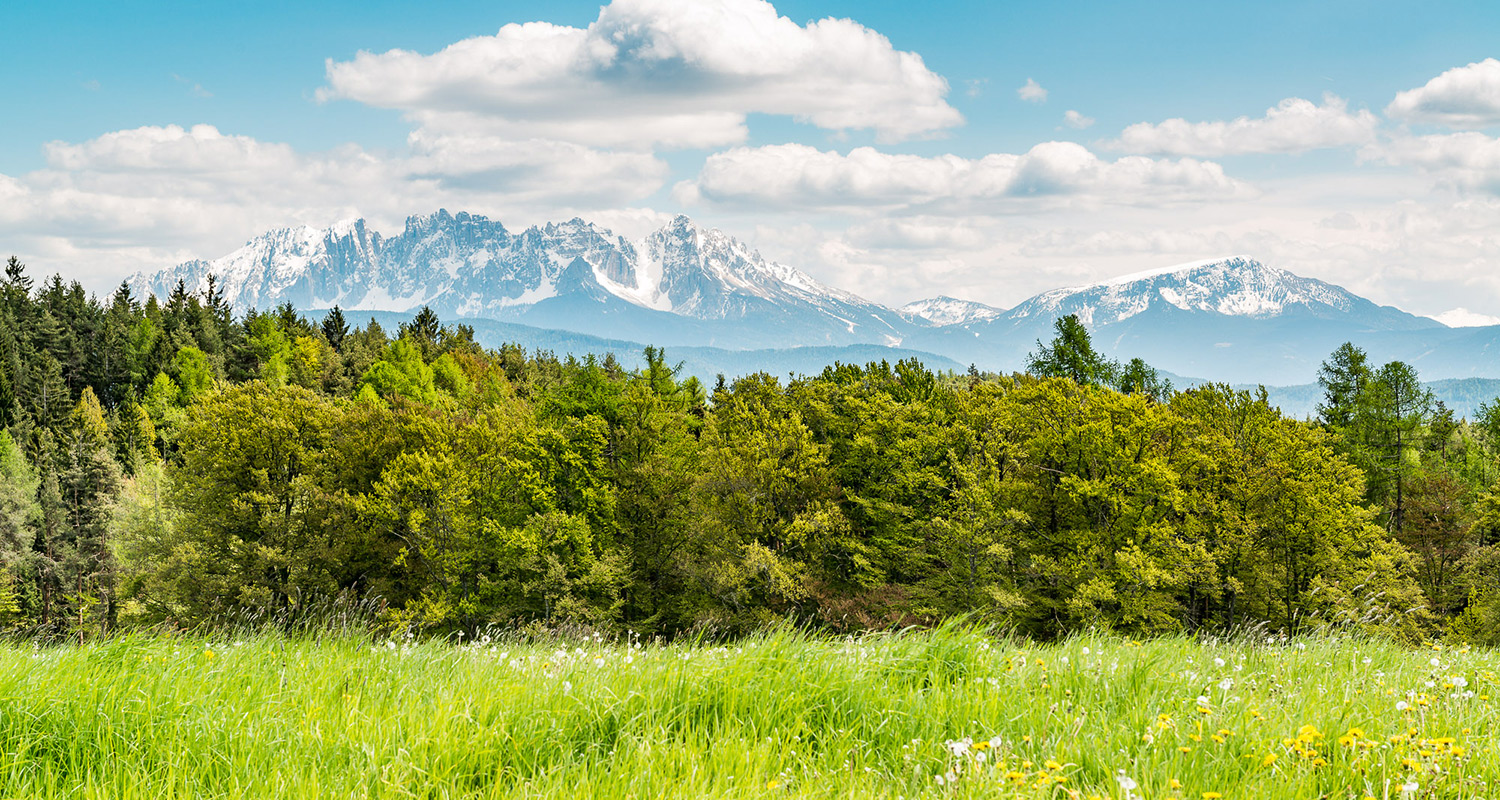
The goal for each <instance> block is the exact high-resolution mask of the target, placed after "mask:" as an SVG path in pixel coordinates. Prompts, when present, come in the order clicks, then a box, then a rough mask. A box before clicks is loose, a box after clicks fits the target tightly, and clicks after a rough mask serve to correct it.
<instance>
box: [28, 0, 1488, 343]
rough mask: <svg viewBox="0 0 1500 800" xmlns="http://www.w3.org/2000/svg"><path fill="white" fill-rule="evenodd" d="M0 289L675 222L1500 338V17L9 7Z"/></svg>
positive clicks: (651, 1)
mask: <svg viewBox="0 0 1500 800" xmlns="http://www.w3.org/2000/svg"><path fill="white" fill-rule="evenodd" d="M0 48H3V49H0V52H4V53H5V57H4V58H3V60H0V108H4V109H7V110H8V113H6V114H5V116H4V119H3V122H0V255H8V254H9V253H14V254H15V255H17V256H19V257H20V258H21V260H22V261H24V262H26V263H27V264H28V265H29V266H30V268H31V270H32V272H33V274H51V273H54V272H58V273H61V274H62V275H63V276H64V277H65V278H68V279H76V280H79V281H81V282H82V283H83V284H84V285H85V286H86V287H87V288H89V289H91V290H93V291H98V292H101V293H102V292H107V291H109V290H110V289H111V288H112V287H113V286H114V285H116V284H118V283H119V281H120V280H122V279H123V278H125V277H127V276H128V275H130V274H131V273H133V272H135V271H137V270H146V271H153V270H156V269H159V268H162V267H166V266H170V265H172V264H175V263H179V262H181V261H184V260H188V259H192V258H214V257H218V256H222V255H224V254H226V253H228V252H230V251H232V250H233V249H235V248H236V247H238V246H240V245H242V244H243V243H244V242H245V241H246V240H248V239H250V238H252V237H253V236H256V235H258V234H260V233H262V232H264V231H267V230H270V229H273V228H278V227H286V226H294V225H312V226H316V227H326V226H329V225H332V224H334V223H335V222H338V221H340V220H343V219H348V218H350V217H356V216H361V217H364V218H366V219H367V220H369V222H370V223H371V224H372V225H373V226H374V227H375V228H376V229H377V230H380V231H382V232H384V233H386V234H394V233H398V232H399V231H400V230H401V227H402V224H403V221H404V219H405V218H406V217H407V216H408V215H412V214H424V213H429V212H431V211H434V210H436V209H437V208H447V209H449V210H450V211H455V212H456V211H460V210H463V211H469V212H471V213H478V214H484V215H487V216H490V217H492V218H495V219H499V220H501V221H503V222H504V223H505V224H506V226H507V227H509V228H512V229H519V228H522V227H525V226H527V225H532V224H538V223H543V222H546V221H549V220H554V221H556V220H563V219H568V218H571V217H573V216H581V217H583V218H585V219H588V220H591V221H594V222H597V223H599V224H601V225H605V226H607V227H610V228H612V229H613V230H615V231H616V232H618V233H620V234H621V235H625V236H628V237H639V236H643V235H645V234H646V233H648V232H649V231H651V230H653V229H654V228H656V227H659V226H660V225H662V224H664V223H665V222H666V221H667V220H669V219H670V218H671V217H672V216H674V215H676V214H687V215H688V216H690V217H692V218H693V219H694V220H696V221H698V222H699V223H700V224H703V225H707V226H712V227H718V228H721V229H723V230H725V231H726V232H728V233H730V234H732V235H734V236H736V237H738V238H741V239H743V240H745V241H746V242H748V243H750V244H751V245H753V246H754V247H756V248H758V249H759V250H760V251H761V252H762V253H763V254H764V255H766V256H767V257H768V258H772V259H775V260H778V261H781V262H783V263H787V264H791V265H793V266H796V267H799V268H801V269H803V270H805V271H806V272H808V273H810V274H811V275H813V276H814V277H816V278H818V279H819V280H822V281H823V282H825V283H828V284H831V285H834V286H838V287H840V288H843V289H847V290H850V291H853V292H856V293H858V294H861V295H863V296H865V297H868V298H870V299H872V300H876V301H879V302H883V303H887V304H892V305H899V304H901V303H905V302H908V301H911V300H915V299H918V298H922V297H930V296H934V295H938V294H946V295H950V296H955V297H960V298H964V299H969V300H975V301H979V302H984V303H989V304H991V305H996V306H1001V307H1008V306H1011V305H1014V304H1016V303H1018V302H1020V301H1021V300H1024V299H1025V298H1026V297H1028V296H1030V295H1032V294H1035V293H1037V292H1040V291H1044V290H1046V289H1051V288H1056V287H1059V286H1068V285H1078V284H1083V283H1089V282H1093V281H1097V280H1104V279H1107V278H1111V277H1115V276H1118V275H1121V274H1126V273H1130V272H1134V271H1139V270H1144V269H1151V268H1157V267H1161V266H1164V265H1169V264H1174V263H1182V262H1190V261H1197V260H1202V259H1207V258H1213V257H1218V256H1226V255H1238V254H1244V255H1249V256H1251V257H1254V258H1256V259H1258V260H1260V261H1262V262H1264V263H1267V264H1270V265H1272V266H1276V267H1281V268H1284V269H1287V270H1290V271H1292V272H1294V273H1297V274H1299V275H1305V276H1308V277H1314V278H1319V279H1322V280H1326V281H1329V282H1332V283H1336V284H1339V285H1342V286H1345V287H1347V288H1349V289H1351V290H1353V291H1355V292H1357V293H1359V294H1362V295H1364V296H1366V297H1369V298H1370V299H1372V300H1375V301H1376V302H1379V303H1382V304H1389V305H1396V306H1399V307H1401V308H1404V309H1407V310H1409V311H1412V312H1414V313H1419V314H1425V315H1429V316H1434V317H1437V318H1439V319H1442V320H1444V321H1446V322H1449V323H1450V324H1480V323H1492V322H1500V138H1497V136H1500V60H1497V59H1500V6H1497V5H1496V4H1494V3H1492V2H1422V3H1417V2H1380V1H1379V0H1357V1H1356V0H1329V1H1328V2H1318V3H1308V2H1305V0H1303V1H1302V2H1280V0H1267V1H1266V2H1257V3H1203V2H1201V0H1197V1H1196V2H1171V1H1168V2H1161V1H1157V2H1082V1H1080V0H1072V1H1069V0H1062V1H1059V2H1051V3H1019V2H943V1H934V2H927V3H922V4H916V3H910V2H885V1H884V0H865V1H864V2H859V3H854V2H816V1H814V0H799V1H798V2H790V1H788V0H782V1H781V2H778V3H775V4H774V5H773V4H771V3H767V2H763V1H762V0H691V2H689V1H687V0H613V2H611V3H609V4H607V5H604V6H600V5H599V4H598V3H597V2H568V1H566V0H552V1H551V2H545V3H543V2H493V1H492V2H485V3H480V2H470V1H469V0H456V1H454V2H438V3H422V4H417V3H397V2H387V1H386V0H362V2H359V3H351V2H319V3H306V2H296V3H292V2H281V1H280V0H269V1H267V2H256V3H233V4H231V3H218V2H191V3H189V2H130V3H118V2H112V3H97V2H79V1H77V0H57V1H56V2H50V3H7V4H3V5H0Z"/></svg>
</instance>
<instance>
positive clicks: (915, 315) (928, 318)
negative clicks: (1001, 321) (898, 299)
mask: <svg viewBox="0 0 1500 800" xmlns="http://www.w3.org/2000/svg"><path fill="white" fill-rule="evenodd" d="M896 312H897V313H899V314H900V315H901V316H902V318H903V319H906V320H907V321H909V322H915V323H918V324H922V325H961V324H963V323H966V322H988V321H989V320H992V319H994V318H996V317H998V316H1000V315H1001V314H1003V313H1005V311H1004V309H1000V308H995V307H994V306H987V305H985V304H984V303H976V302H974V301H972V300H959V299H958V298H956V297H949V296H947V295H938V296H937V297H929V298H928V299H926V300H917V301H915V302H912V303H907V304H906V305H904V306H902V307H900V308H898V309H896Z"/></svg>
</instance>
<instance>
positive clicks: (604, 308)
mask: <svg viewBox="0 0 1500 800" xmlns="http://www.w3.org/2000/svg"><path fill="white" fill-rule="evenodd" d="M210 274H212V275H214V276H216V279H217V280H218V282H219V284H220V285H221V286H222V287H223V290H224V293H225V298H226V299H227V300H228V301H229V302H230V303H231V304H232V305H233V306H235V307H236V308H237V309H239V310H245V309H248V308H258V309H267V308H271V307H273V306H275V305H278V304H280V303H283V302H291V303H292V304H293V305H295V306H296V307H298V308H299V309H304V310H310V309H324V308H329V307H331V306H333V305H335V304H337V305H339V306H341V307H343V308H345V309H347V310H351V311H389V312H404V311H415V310H416V309H419V308H420V307H422V306H424V305H427V306H431V307H432V308H433V309H434V310H435V311H437V312H438V313H439V314H440V315H442V316H443V317H444V318H445V319H454V318H460V317H464V318H470V319H476V320H478V319H487V320H495V321H497V322H499V323H509V324H500V325H491V326H477V327H479V328H480V329H481V330H488V331H490V333H491V338H495V337H503V336H509V337H510V338H515V339H527V338H531V339H537V338H539V337H538V336H536V335H528V334H527V331H534V330H537V329H541V330H551V331H568V332H572V333H574V334H582V335H584V336H595V337H607V338H609V339H612V340H616V341H623V342H627V343H628V342H639V343H650V344H657V345H663V346H667V347H679V348H681V347H694V348H700V349H705V348H710V349H711V348H717V349H718V350H721V351H753V350H761V349H774V350H776V351H778V352H779V353H780V355H779V356H777V357H776V358H775V359H771V358H770V357H769V356H768V357H767V360H774V361H775V362H776V364H777V365H783V366H784V365H785V364H787V363H793V364H796V363H800V359H798V358H795V357H791V359H790V361H789V360H788V352H789V350H790V349H791V348H806V347H817V348H819V349H818V351H817V354H818V357H819V358H821V359H822V362H823V363H827V362H829V361H832V360H835V359H838V360H845V361H862V360H868V358H869V354H870V352H872V351H871V350H870V348H869V346H870V345H876V346H881V347H884V348H892V350H890V351H889V352H890V357H891V358H901V357H905V356H907V355H918V356H919V357H921V356H922V355H923V354H934V355H936V356H940V357H941V358H938V359H934V358H930V357H929V358H928V360H929V361H931V362H933V366H935V367H938V368H943V367H947V366H949V365H951V364H953V363H958V364H970V363H972V364H975V365H977V366H979V367H980V368H981V369H989V370H998V371H1009V370H1015V369H1019V368H1021V367H1022V365H1023V363H1024V359H1025V355H1026V354H1027V353H1028V352H1030V351H1031V350H1032V349H1033V348H1034V347H1035V344H1036V341H1037V340H1038V339H1043V340H1045V339H1049V338H1050V337H1051V327H1052V323H1053V320H1054V319H1056V318H1057V317H1058V316H1062V315H1064V314H1077V315H1078V316H1079V318H1080V319H1082V320H1083V321H1084V323H1085V324H1086V325H1088V327H1089V329H1090V330H1091V332H1092V333H1093V335H1094V340H1095V343H1096V346H1098V347H1099V349H1100V350H1102V351H1103V352H1105V353H1107V354H1109V355H1111V356H1112V357H1115V358H1124V359H1128V358H1131V357H1135V356H1140V357H1142V358H1145V359H1146V360H1147V361H1148V362H1150V363H1151V364H1152V365H1153V366H1156V367H1158V368H1159V369H1163V370H1166V371H1168V372H1171V373H1175V374H1177V375H1182V376H1190V377H1193V378H1199V379H1205V380H1214V381H1226V382H1230V383H1249V384H1254V383H1263V384H1267V385H1291V384H1305V383H1308V382H1311V381H1313V380H1314V379H1315V377H1316V372H1317V368H1318V365H1319V364H1320V363H1321V362H1322V361H1323V359H1324V358H1326V357H1327V356H1328V354H1329V353H1330V352H1331V351H1332V350H1333V349H1334V348H1335V347H1337V346H1338V345H1339V344H1340V343H1342V342H1344V341H1353V342H1355V343H1356V344H1358V345H1360V346H1361V347H1363V348H1365V349H1366V350H1367V351H1369V353H1370V356H1371V359H1372V360H1374V361H1376V362H1377V363H1381V362H1384V361H1387V360H1391V359H1397V358H1399V359H1402V360H1405V361H1408V362H1410V363H1412V364H1414V365H1415V366H1416V367H1417V368H1418V370H1420V372H1421V374H1422V376H1423V378H1424V379H1428V380H1436V379H1443V378H1470V377H1500V368H1497V362H1496V358H1495V357H1496V355H1497V354H1500V326H1497V327H1487V328H1449V327H1446V326H1444V325H1443V324H1441V323H1439V322H1437V321H1435V320H1432V319H1429V318H1426V317H1419V316H1416V315H1413V314H1409V313H1407V312H1404V311H1401V310H1400V309H1397V308H1393V307H1390V306H1379V305H1376V304H1375V303H1372V302H1370V301H1369V300H1366V299H1364V298H1361V297H1359V296H1357V295H1355V294H1352V293H1351V292H1349V291H1347V290H1345V289H1342V288H1340V287H1338V286H1334V285H1332V284H1328V283H1324V282H1322V281H1318V280H1314V279H1311V278H1303V277H1299V276H1297V275H1293V274H1292V273H1290V272H1287V271H1285V270H1281V269H1278V268H1276V267H1274V266H1269V265H1265V264H1262V263H1260V262H1258V261H1256V260H1255V259H1253V258H1250V257H1248V256H1234V257H1230V258H1224V259H1216V260H1210V261H1204V262H1199V263H1195V264H1186V265H1179V266H1175V267H1167V268H1163V269H1157V270H1151V271H1149V272H1144V273H1138V274H1135V275H1128V276H1123V277H1120V278H1115V279H1112V280H1109V281H1106V282H1102V283H1098V284H1093V285H1089V286H1083V287H1075V288H1064V289H1055V290H1052V291H1048V292H1045V293H1043V294H1040V295H1037V296H1035V297H1032V298H1030V299H1028V300H1026V301H1025V302H1023V303H1021V304H1019V305H1017V306H1016V307H1014V308H1012V309H1009V310H1001V309H998V308H994V307H991V306H987V305H984V304H981V303H975V302H971V301H965V300H957V299H954V298H950V297H935V298H931V299H926V300H918V301H915V302H913V303H909V304H907V305H905V306H902V307H901V308H899V309H891V308H887V307H886V306H883V305H880V304H878V303H874V302H871V301H868V300H865V299H863V298H861V297H859V296H858V295H856V294H853V293H850V292H847V291H843V290H841V289H837V288H834V287H830V286H827V285H824V284H822V283H820V282H818V281H816V280H814V279H813V278H811V277H810V276H808V275H807V274H805V273H803V272H801V271H800V270H797V269H795V268H793V267H789V266H786V265H783V264H778V263H775V262H772V261H768V260H766V259H765V258H763V257H762V256H761V255H760V254H759V253H757V252H756V251H755V250H753V249H752V248H750V247H748V246H746V245H745V244H743V243H742V242H740V241H738V240H736V239H735V238H733V237H732V236H729V235H727V234H725V233H723V232H721V231H718V230H711V229H704V228H700V227H699V226H697V225H695V224H694V223H693V222H692V221H691V220H690V219H688V218H687V217H684V216H679V217H676V218H675V219H673V220H672V221H671V222H670V223H668V224H667V225H666V226H664V227H663V228H661V229H660V230H658V231H655V232H654V233H652V234H650V235H649V236H647V237H645V238H644V239H641V240H635V241H631V240H627V239H625V238H623V237H620V236H616V235H615V234H613V233H612V232H611V231H609V230H607V229H605V228H602V227H600V226H598V225H594V224H592V223H589V222H585V221H584V220H581V219H572V220H569V221H567V222H562V223H555V224H548V225H545V226H537V227H531V228H527V229H526V230H523V231H519V232H512V231H510V230H508V229H506V228H505V227H504V226H503V225H502V224H501V223H500V222H498V221H492V220H489V219H486V218H485V217H482V216H477V215H471V214H467V213H458V214H450V213H448V212H447V211H438V212H437V213H435V214H430V215H425V216H413V217H410V218H409V219H408V220H407V222H406V227H405V229H404V230H403V231H402V232H401V233H399V234H397V235H394V236H390V237H385V236H382V235H381V234H380V233H378V232H376V231H373V230H371V229H370V228H369V227H368V226H367V225H366V224H365V222H364V221H363V220H352V221H347V222H341V223H339V224H337V225H334V226H332V227H330V228H326V229H316V228H308V227H303V228H286V229H280V230H275V231H271V232H269V233H266V234H263V235H261V236H258V237H256V238H255V239H252V240H250V241H249V242H248V243H246V245H245V246H244V247H242V248H240V249H238V250H236V251H234V252H233V253H230V254H228V255H226V256H223V257H221V258H217V259H214V260H211V261H201V260H200V261H189V262H186V263H183V264H179V265H177V266H175V267H171V268H168V269H164V270H162V271H160V272H158V273H155V274H153V275H144V274H138V275H136V276H133V277H132V278H131V280H130V283H131V285H132V288H134V289H135V290H136V291H138V292H152V293H155V294H157V295H159V296H161V295H165V294H166V293H168V292H170V291H171V290H172V288H173V287H175V286H176V284H177V283H178V281H182V282H183V283H184V284H185V285H186V286H187V288H188V289H189V290H200V289H202V288H203V287H204V286H205V285H206V283H207V280H208V276H209V275H210ZM522 326H526V327H522ZM540 338H543V339H545V338H547V337H540ZM557 338H558V337H556V336H555V335H554V336H553V337H552V340H556V339H557ZM486 343H487V344H492V345H493V344H498V343H499V342H498V341H495V342H486ZM523 344H528V345H532V346H535V345H534V343H533V342H527V341H523ZM854 346H860V347H859V348H858V350H857V351H856V350H850V351H848V352H847V354H846V355H847V356H848V357H843V356H842V355H841V350H840V348H850V347H854ZM705 352H707V350H705ZM874 352H887V351H885V350H876V351H874ZM808 355H811V353H810V352H809V353H808ZM757 358H758V357H756V356H755V355H754V354H752V353H742V354H741V355H739V356H736V357H734V358H733V359H730V360H731V361H733V362H734V364H735V365H736V367H737V368H743V369H745V370H748V369H755V368H759V367H756V364H757ZM771 366H772V365H771V364H770V363H767V364H766V366H765V367H764V368H768V369H769V368H771Z"/></svg>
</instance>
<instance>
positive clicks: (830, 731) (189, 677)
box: [0, 628, 1500, 800]
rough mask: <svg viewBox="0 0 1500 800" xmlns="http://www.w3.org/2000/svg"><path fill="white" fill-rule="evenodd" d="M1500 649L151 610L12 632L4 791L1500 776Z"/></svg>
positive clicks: (1394, 790) (492, 792)
mask: <svg viewBox="0 0 1500 800" xmlns="http://www.w3.org/2000/svg"><path fill="white" fill-rule="evenodd" d="M1494 669H1495V654H1494V653H1492V652H1489V651H1473V652H1470V651H1467V650H1462V649H1460V650H1449V649H1442V650H1438V649H1429V650H1410V649H1404V648H1400V647H1397V646H1394V645H1390V644H1385V643H1380V642H1372V641H1362V640H1349V639H1314V640H1307V641H1305V642H1298V641H1292V642H1282V641H1277V642H1269V643H1268V642H1256V643H1250V642H1235V643H1202V642H1198V641H1194V640H1189V639H1159V640H1153V641H1148V642H1144V643H1135V642H1130V641H1128V640H1123V639H1117V638H1105V637H1097V638H1096V637H1081V638H1076V639H1073V640H1071V641H1068V642H1066V643H1063V644H1059V645H1055V646H1035V645H1027V644H1021V643H1017V642H1013V641H1006V640H996V639H993V638H989V637H986V636H984V635H982V634H979V633H976V632H972V631H966V630H961V629H956V628H949V629H944V630H940V631H935V632H924V633H910V634H905V635H898V636H871V637H867V638H861V639H853V640H850V639H838V640H830V639H819V638H816V637H809V636H804V635H801V634H797V633H793V632H776V633H770V634H766V635H763V636H761V637H758V638H755V639H751V640H748V641H743V642H740V643H738V644H734V645H730V646H727V647H706V646H692V645H681V646H679V645H673V646H665V647H659V646H652V645H647V646H644V647H641V646H637V645H633V644H624V643H603V642H599V641H585V642H572V643H569V644H567V646H566V647H563V646H562V645H559V644H551V645H521V644H516V643H506V642H503V641H496V642H482V643H476V644H474V645H471V646H464V647H456V646H453V645H450V644H443V643H411V642H381V643H375V644H373V645H372V643H371V642H369V641H365V640H358V639H354V638H338V639H324V640H311V639H300V640H299V639H286V638H281V637H277V636H269V635H266V636H253V637H247V638H245V639H244V640H243V641H232V642H231V641H218V640H209V639H202V638H180V637H178V638H154V637H144V636H133V637H125V638H120V639H116V640H113V641H107V642H101V643H94V644H86V645H82V646H77V645H74V646H65V647H57V648H41V649H37V648H34V647H32V646H14V645H13V646H6V647H3V648H0V796H4V797H100V798H103V797H108V798H137V797H140V798H144V797H150V798H173V797H273V796H274V797H542V796H559V797H619V798H623V797H630V796H633V797H636V798H648V797H780V796H786V795H788V794H790V795H796V796H812V797H867V796H885V797H907V798H911V797H919V796H920V797H942V796H956V797H980V796H983V797H994V796H999V797H1010V796H1019V797H1068V796H1078V797H1090V796H1100V797H1113V798H1123V797H1127V796H1129V797H1149V798H1157V797H1178V798H1212V797H1218V796H1222V797H1224V798H1277V797H1287V798H1291V797H1296V798H1304V797H1308V798H1311V797H1332V798H1344V797H1351V798H1365V797H1375V798H1382V800H1384V799H1385V798H1395V797H1444V798H1447V797H1454V798H1457V797H1474V798H1482V797H1497V796H1500V786H1493V785H1492V784H1494V783H1496V781H1497V776H1500V755H1497V753H1496V744H1497V742H1496V733H1497V729H1496V715H1495V711H1494V707H1493V698H1492V695H1493V694H1495V693H1496V692H1497V691H1500V689H1497V687H1496V685H1495V684H1496V680H1497V679H1496V676H1495V672H1494V671H1493V670H1494Z"/></svg>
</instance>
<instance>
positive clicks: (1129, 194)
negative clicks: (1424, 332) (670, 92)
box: [674, 142, 1244, 209]
mask: <svg viewBox="0 0 1500 800" xmlns="http://www.w3.org/2000/svg"><path fill="white" fill-rule="evenodd" d="M1243 188H1244V187H1243V186H1242V185H1240V184H1239V183H1237V182H1236V181H1234V180H1232V179H1230V178H1229V177H1227V176H1226V175H1225V174H1224V170H1223V168H1221V167H1220V166H1219V165H1218V164H1215V163H1212V162H1207V161H1197V160H1194V159H1181V160H1177V161H1171V160H1161V159H1150V158H1143V157H1139V156H1130V157H1126V158H1121V159H1119V160H1116V161H1105V160H1102V159H1100V158H1099V157H1098V156H1096V155H1094V154H1093V153H1091V152H1089V150H1088V149H1087V148H1085V147H1083V146H1082V145H1078V144H1074V143H1072V142H1043V143H1041V144H1038V145H1036V146H1035V147H1033V148H1031V150H1029V151H1027V152H1026V153H1024V154H1020V155H1013V154H1008V153H996V154H991V155H988V156H985V157H984V158H981V159H966V158H961V157H959V156H955V155H943V156H936V157H924V156H914V155H899V154H891V153H885V152H881V151H879V150H876V149H874V148H870V147H858V148H855V149H854V150H852V151H850V152H849V153H848V154H847V155H843V154H840V153H838V152H834V151H826V152H825V151H820V150H818V149H816V148H813V147H809V146H807V145H801V144H784V145H771V146H767V147H754V148H749V147H740V148H734V149H732V150H728V151H726V152H723V153H718V154H715V155H713V156H710V157H709V158H708V160H707V161H706V162H705V163H704V165H703V169H702V171H701V172H700V173H699V174H698V176H697V178H695V179H693V180H691V181H685V182H683V183H679V184H678V185H677V187H676V189H675V190H674V195H675V197H676V198H677V199H678V200H679V201H682V202H685V203H695V202H707V203H713V204H723V205H732V206H757V207H773V208H787V207H797V208H807V207H823V208H888V209H893V208H909V207H914V206H921V205H928V204H934V203H943V202H953V203H963V204H974V203H989V204H994V203H999V202H1011V203H1017V204H1019V205H1021V206H1024V205H1025V203H1024V202H1022V201H1024V200H1026V199H1029V198H1072V197H1085V198H1088V199H1093V200H1102V201H1104V202H1116V203H1127V204H1133V203H1157V202H1162V201H1170V200H1176V199H1184V198H1188V197H1203V196H1225V195H1231V194H1234V193H1236V192H1238V191H1240V190H1242V189H1243Z"/></svg>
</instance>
